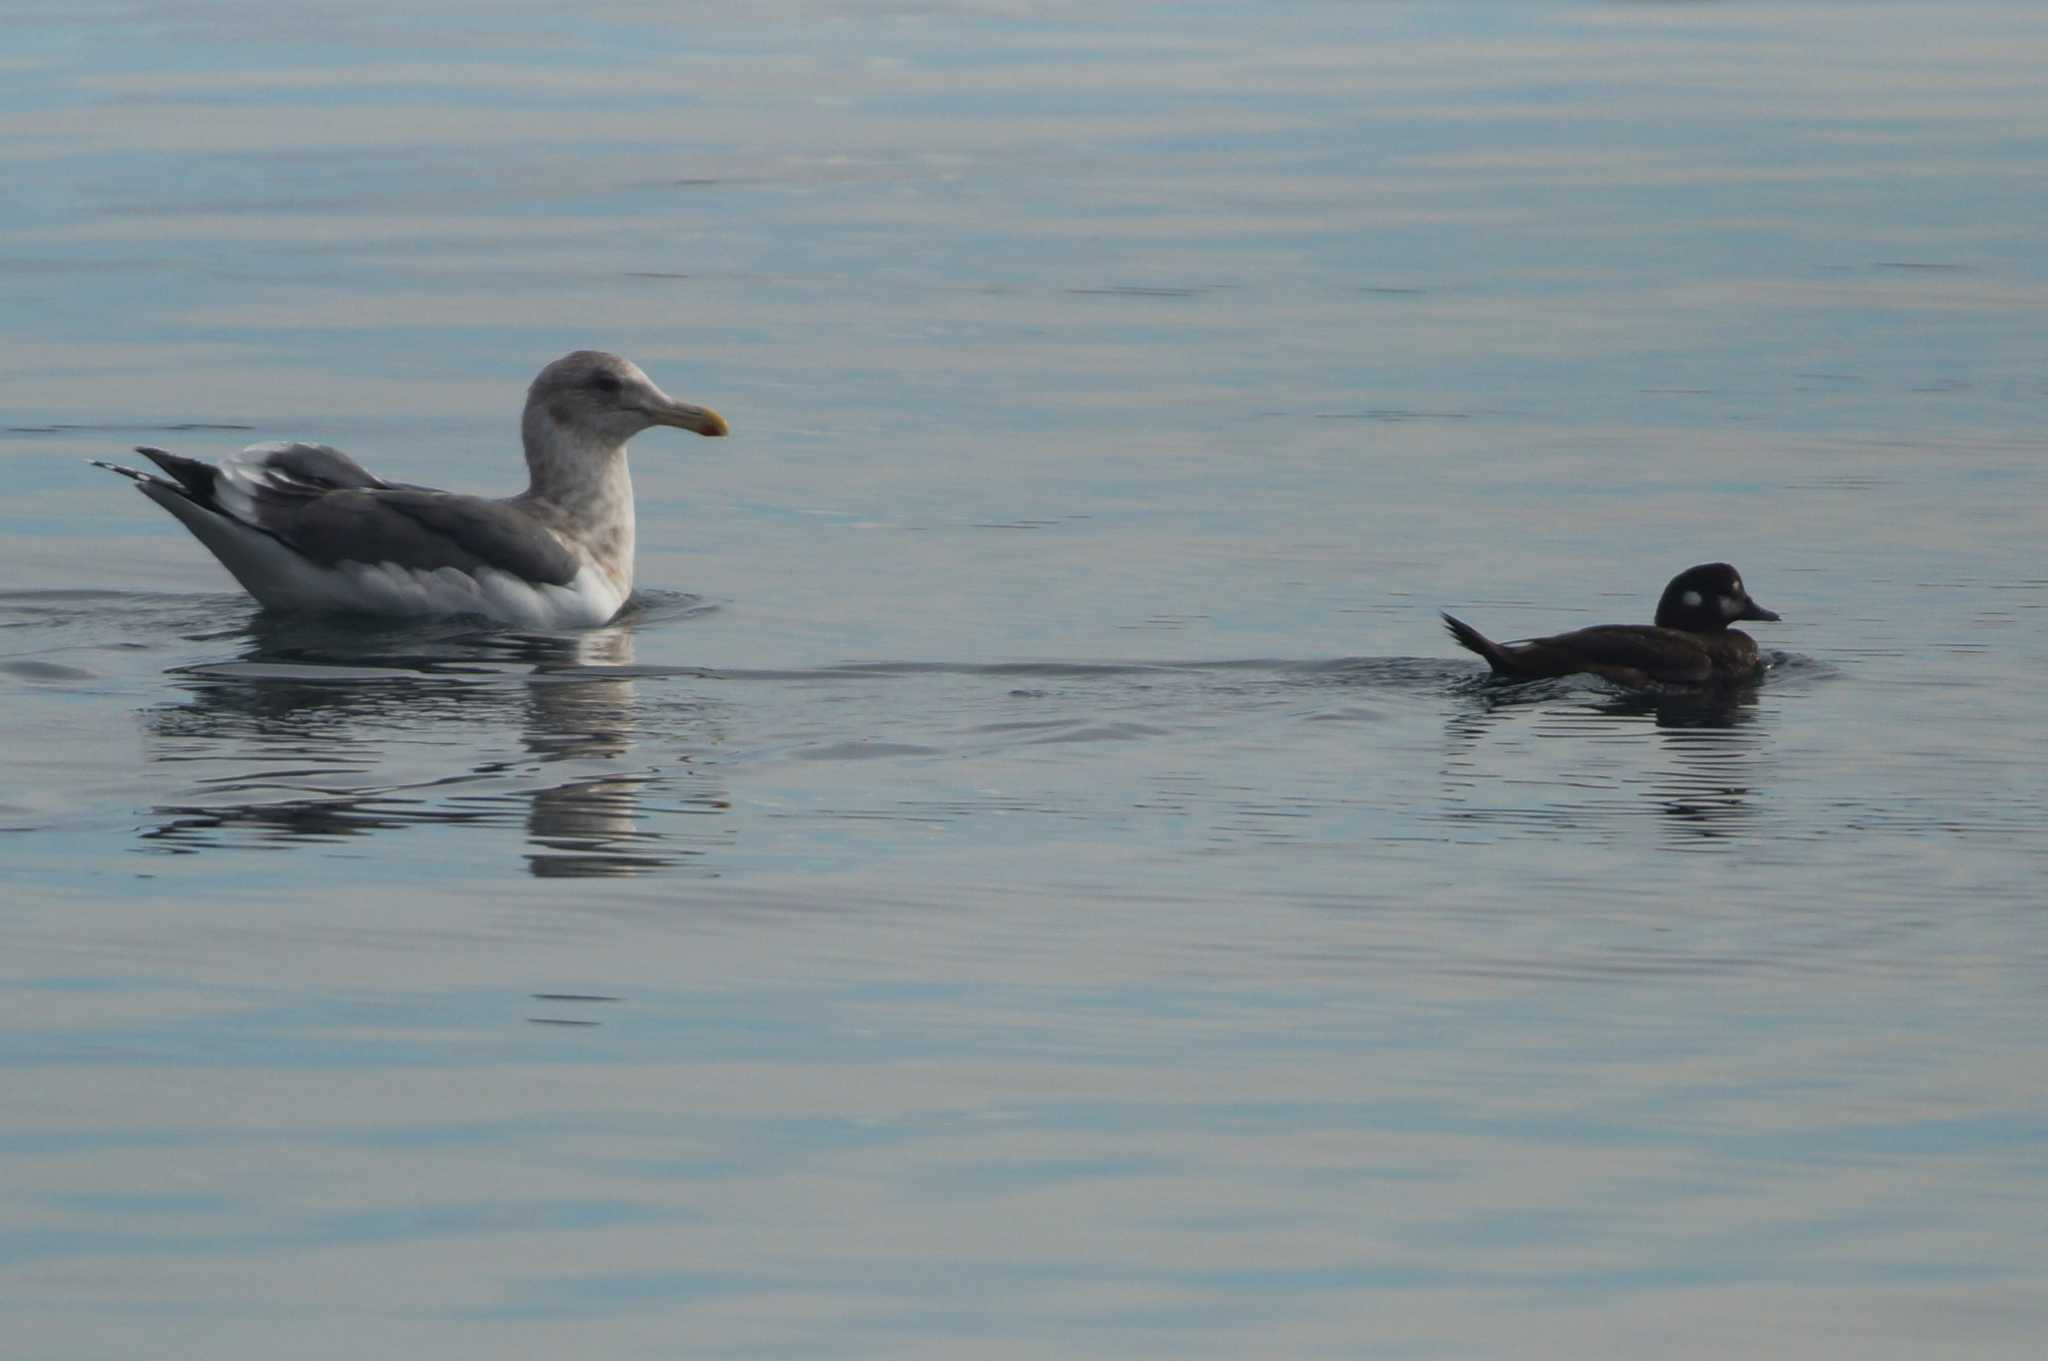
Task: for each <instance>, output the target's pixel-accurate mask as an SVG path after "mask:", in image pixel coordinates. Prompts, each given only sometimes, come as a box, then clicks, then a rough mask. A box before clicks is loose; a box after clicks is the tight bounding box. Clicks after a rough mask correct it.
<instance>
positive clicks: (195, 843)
mask: <svg viewBox="0 0 2048 1361" xmlns="http://www.w3.org/2000/svg"><path fill="white" fill-rule="evenodd" d="M177 680H178V683H179V684H180V685H182V686H183V687H184V688H185V689H186V690H187V691H188V692H189V698H188V699H187V700H185V701H184V702H182V703H179V704H176V705H171V706H166V707H164V708H162V709H159V710H155V711H152V712H151V713H150V714H149V716H148V727H149V731H150V734H151V750H150V752H149V755H150V757H151V758H152V760H153V761H154V762H156V763H159V764H161V765H166V766H172V765H178V764H180V763H186V764H189V766H190V767H191V770H192V773H191V774H190V775H189V776H188V777H187V778H186V780H185V781H184V783H183V784H182V786H181V788H180V789H179V791H178V797H177V798H176V801H175V802H166V803H163V804H160V805H159V806H158V807H157V808H156V810H155V811H156V814H157V820H156V821H155V822H154V823H153V825H152V826H150V827H149V828H148V829H146V830H145V831H144V833H143V835H144V837H145V838H146V839H147V840H149V841H150V842H151V843H152V844H154V845H156V846H159V847H161V848H163V849H167V850H175V851H183V852H188V853H189V852H196V851H200V850H206V849H210V848H218V847H225V846H242V847H249V846H277V845H281V844H290V843H308V842H334V841H341V840H345V839H349V838H358V837H364V836H368V835H371V834H374V833H395V832H399V831H408V830H409V831H411V832H413V833H415V834H418V833H420V832H421V831H422V830H423V829H433V828H441V829H444V830H452V829H454V828H457V827H464V828H470V829H474V834H472V835H467V836H465V837H464V838H462V840H461V841H460V842H451V843H449V844H448V845H447V846H446V847H444V848H443V850H444V852H445V853H446V858H448V859H450V860H460V861H462V862H464V863H471V864H473V863H474V860H475V857H476V855H477V854H478V852H479V851H480V850H481V849H482V848H483V847H486V846H490V847H492V848H493V852H491V853H496V848H497V845H498V843H497V842H496V841H495V840H494V839H493V838H491V837H490V836H489V835H488V832H489V831H490V830H491V829H502V828H504V827H506V826H517V827H518V828H519V829H520V830H521V832H522V833H523V838H522V844H521V846H520V848H519V854H520V855H521V857H522V858H523V860H524V863H525V865H526V868H527V869H528V870H529V872H531V873H532V874H534V875H536V876H540V877H550V878H554V877H591V876H615V875H633V874H643V873H648V872H651V871H658V870H671V869H675V868H680V867H694V868H698V869H701V870H704V871H709V870H710V869H711V861H710V860H709V859H708V857H707V853H708V852H709V851H711V850H713V849H715V848H716V847H717V846H719V845H722V844H723V843H724V840H725V836H726V829H725V827H724V825H723V824H724V819H723V818H718V819H716V820H715V823H707V822H706V820H705V819H704V818H703V817H702V816H701V815H703V814H716V813H721V812H723V811H724V810H725V808H726V807H727V803H726V800H725V797H724V794H723V791H722V790H721V789H719V788H717V787H716V786H715V783H714V782H713V781H711V780H710V779H707V778H706V777H705V776H704V775H703V774H701V772H700V767H699V766H698V765H697V763H696V762H695V761H694V759H693V758H694V756H695V755H696V752H697V748H698V747H699V746H700V745H701V744H702V743H705V742H710V741H714V740H715V729H716V726H717V722H716V716H715V711H714V706H712V705H711V704H710V703H709V702H708V701H706V700H705V699H703V698H702V697H701V696H700V695H696V694H692V693H689V689H688V687H689V681H690V677H689V676H688V675H687V674H683V673H671V672H661V673H658V674H656V673H648V672H645V671H643V670H642V669H636V668H635V667H634V666H633V633H632V627H631V625H629V624H620V625H614V626H612V627H610V628H605V629H600V630H596V631H593V632H590V633H585V634H576V635H536V634H508V633H482V634H479V633H475V632H469V633H463V632H459V631H455V630H452V629H439V630H435V629H424V630H423V629H417V628H415V629H407V630H388V631H369V632H366V631H362V630H360V629H358V630H348V629H346V628H345V627H343V626H338V625H334V624H326V625H320V624H315V623H308V622H304V621H299V622H291V623H285V624H278V625H268V624H265V623H264V622H263V621H260V620H259V621H258V622H257V623H255V624H252V625H251V627H250V629H249V632H248V645H247V647H246V648H245V650H244V653H243V655H242V656H241V657H240V658H239V659H237V660H236V661H233V662H228V663H221V664H218V665H211V666H203V667H196V668H191V669H189V670H187V671H185V672H182V673H180V674H179V675H178V677H177ZM650 687H651V688H652V689H653V690H654V691H655V692H656V698H655V699H654V700H653V701H652V702H650V700H649V698H648V697H647V696H646V695H644V694H643V693H642V691H643V688H650ZM650 712H658V713H659V721H658V723H655V724H653V725H651V726H652V727H654V728H655V729H657V730H658V732H659V741H660V743H661V746H662V750H661V752H660V753H659V761H658V764H649V763H648V762H647V760H646V757H645V756H644V755H642V756H639V757H638V759H636V750H637V748H638V747H639V745H640V739H639V736H638V735H639V733H640V731H641V729H642V727H643V725H644V724H646V723H647V720H648V718H649V716H650ZM649 804H653V805H655V806H657V808H658V810H659V811H658V812H656V813H653V814H650V811H649V806H648V805H649Z"/></svg>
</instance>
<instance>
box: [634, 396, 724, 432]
mask: <svg viewBox="0 0 2048 1361" xmlns="http://www.w3.org/2000/svg"><path fill="white" fill-rule="evenodd" d="M648 414H649V415H650V416H652V417H653V418H654V420H655V423H656V424H658V425H673V426H674V427H676V429H678V430H694V431H696V432H697V433H698V434H700V435H710V436H714V437H716V436H719V435H723V434H727V433H729V432H730V430H731V427H730V426H728V425H727V424H726V423H725V417H723V416H721V415H719V414H718V413H717V412H716V411H713V410H712V409H711V408H710V407H708V406H691V405H690V404H689V403H688V402H672V403H670V404H669V405H667V406H662V407H655V408H654V409H652V410H651V411H649V412H648Z"/></svg>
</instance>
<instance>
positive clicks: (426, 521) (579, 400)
mask: <svg viewBox="0 0 2048 1361" xmlns="http://www.w3.org/2000/svg"><path fill="white" fill-rule="evenodd" d="M656 425H672V426H675V427H676V428H677V429H680V430H694V431H696V432H697V433H698V434H700V435H723V434H725V433H726V424H725V418H724V417H722V416H720V415H719V414H718V413H717V412H716V411H713V410H711V409H710V408H709V407H702V406H691V405H689V404H688V403H685V402H679V401H677V400H676V399H675V398H673V397H671V396H669V395H668V394H667V393H666V392H663V391H662V390H661V389H660V388H658V387H656V386H655V385H654V381H653V380H652V379H650V378H649V377H648V376H647V375H646V374H644V373H642V372H641V371H640V369H639V366H638V365H636V364H633V363H632V362H631V361H629V360H626V359H621V358H620V357H619V356H618V355H615V354H605V353H604V352H602V351H599V350H577V351H576V352H575V353H573V354H566V355H563V356H562V357H561V358H560V359H557V360H556V361H555V362H554V363H552V364H550V365H548V366H547V367H546V368H544V369H542V370H541V371H540V376H539V377H538V378H535V379H534V380H533V386H532V387H530V388H529V389H527V393H526V412H525V414H524V415H523V416H521V417H520V422H519V429H520V434H521V435H522V436H523V438H524V441H525V444H526V469H527V473H528V476H529V478H530V482H529V485H528V486H527V488H526V490H525V491H523V492H521V493H520V494H519V495H517V496H508V497H505V498H503V499H491V498H488V497H482V496H464V495H461V494H460V493H457V492H446V491H437V490H435V489H434V488H432V487H420V486H414V485H412V484H410V483H406V482H386V481H385V480H384V479H383V478H381V477H378V476H377V475H376V474H374V473H372V472H370V471H369V470H368V469H366V468H364V467H363V466H362V465H361V464H359V463H357V462H356V461H355V460H354V459H352V458H350V457H349V456H348V455H347V454H344V453H342V452H341V451H340V450H339V449H334V448H330V447H328V446H327V445H325V444H298V443H279V444H252V445H250V446H249V447H248V448H247V449H244V450H243V451H242V452H241V453H239V454H234V455H230V456H229V457H228V458H226V459H224V460H222V462H221V463H220V464H219V465H217V466H216V465H215V464H211V463H205V462H202V461H200V460H199V459H195V458H181V457H180V456H178V455H177V454H173V453H168V452H166V451H164V450H162V449H157V448H152V447H149V446H147V445H143V446H138V447H137V448H136V450H135V452H136V453H138V454H141V455H143V456H144V457H145V458H148V459H149V460H150V461H151V462H152V463H154V464H156V466H157V467H158V468H160V469H162V470H163V471H164V472H165V473H166V474H168V475H169V480H166V479H165V478H162V477H158V476H156V475H155V474H153V473H148V472H140V471H137V470H136V469H134V468H124V467H122V466H121V465H120V464H118V463H105V462H102V461H100V460H98V459H94V460H92V462H93V463H94V465H95V466H97V467H101V468H105V469H107V470H108V471H109V472H116V473H119V474H121V475H122V476H123V477H127V478H131V479H133V480H134V482H135V483H136V485H137V486H139V487H140V488H141V489H142V493H143V495H145V496H147V497H148V498H149V499H150V500H152V501H154V502H156V503H157V504H158V505H160V506H162V507H163V508H164V509H165V510H168V511H169V512H170V513H171V514H173V515H175V516H177V517H178V518H179V519H180V520H182V521H184V522H185V528H187V529H189V530H191V531H192V533H193V535H194V536H195V537H196V538H198V540H199V542H201V543H203V544H205V545H206V546H207V548H209V549H210V550H212V552H213V555H214V556H215V557H216V558H219V559H220V561H221V565H222V566H224V567H226V568H227V569H228V571H230V572H232V573H234V576H235V580H237V581H239V582H241V583H242V587H243V589H244V590H246V591H248V592H249V594H250V595H253V596H255V597H256V599H257V600H258V601H259V602H261V603H262V604H263V606H264V607H265V608H267V609H271V610H280V611H290V612H296V613H319V612H345V613H353V614H374V615H386V616H398V617H406V618H419V617H427V616H437V615H457V614H476V615H482V616H484V617H485V618H487V619H491V620H494V621H497V622H500V623H507V624H516V625H519V626H522V627H527V628H542V629H549V628H564V629H568V628H595V627H597V626H598V625H600V624H603V623H605V622H606V621H608V620H609V619H610V618H611V617H612V616H613V615H615V614H617V613H618V612H619V607H620V606H621V605H624V604H625V603H626V598H627V597H628V596H630V595H631V594H632V593H633V479H632V477H631V476H630V475H629V474H628V473H627V471H626V441H628V440H630V439H632V438H633V436H635V435H637V434H639V433H640V432H641V431H643V430H646V429H648V428H650V427H652V426H656Z"/></svg>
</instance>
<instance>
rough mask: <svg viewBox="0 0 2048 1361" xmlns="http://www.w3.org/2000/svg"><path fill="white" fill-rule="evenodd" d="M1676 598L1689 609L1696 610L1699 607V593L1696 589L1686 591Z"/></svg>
mask: <svg viewBox="0 0 2048 1361" xmlns="http://www.w3.org/2000/svg"><path fill="white" fill-rule="evenodd" d="M1678 598H1679V600H1680V601H1681V602H1682V603H1683V604H1684V605H1685V607H1686V608H1687V609H1689V610H1696V609H1698V608H1699V607H1700V593H1699V592H1698V591H1687V592H1686V593H1685V594H1684V595H1682V596H1680V597H1678Z"/></svg>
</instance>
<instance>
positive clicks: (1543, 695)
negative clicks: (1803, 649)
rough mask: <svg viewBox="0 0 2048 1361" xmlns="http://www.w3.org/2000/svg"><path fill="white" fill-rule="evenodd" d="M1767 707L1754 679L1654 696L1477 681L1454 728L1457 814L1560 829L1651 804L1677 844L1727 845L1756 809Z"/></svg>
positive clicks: (1450, 750)
mask: <svg viewBox="0 0 2048 1361" xmlns="http://www.w3.org/2000/svg"><path fill="white" fill-rule="evenodd" d="M1762 713H1763V710H1762V709H1761V707H1760V705H1759V702H1758V690H1757V687H1756V686H1754V685H1749V686H1740V687H1727V688H1723V689H1717V690H1714V691H1710V692H1698V693H1692V694H1658V695H1651V694H1616V693H1613V692H1611V691H1603V692H1598V693H1594V692H1589V690H1588V689H1587V688H1586V686H1585V685H1584V684H1582V683H1580V682H1576V681H1570V680H1566V681H1552V682H1539V683H1536V684H1529V685H1515V686H1497V685H1490V684H1485V683H1480V684H1476V685H1474V686H1473V687H1472V689H1471V691H1470V692H1469V694H1468V695H1467V696H1466V697H1465V699H1464V701H1463V702H1462V703H1461V704H1460V705H1459V706H1458V707H1457V708H1456V709H1455V710H1454V711H1453V713H1452V715H1451V719H1450V722H1449V724H1448V725H1447V732H1446V737H1447V743H1446V771H1445V774H1446V778H1447V782H1448V784H1449V785H1450V786H1451V788H1452V791H1453V792H1452V804H1453V811H1452V816H1453V817H1454V818H1457V819H1459V820H1465V821H1476V822H1498V823H1501V824H1513V825H1522V826H1525V827H1526V826H1538V827H1548V828H1560V827H1565V826H1592V825H1595V824H1598V823H1601V822H1603V821H1605V820H1609V819H1612V818H1614V817H1616V816H1624V817H1632V816H1637V815H1640V814H1641V813H1643V812H1644V811H1654V812H1655V813H1656V814H1657V815H1658V816H1659V817H1660V818H1661V819H1662V821H1663V824H1664V827H1665V829H1666V832H1667V834H1668V835H1669V836H1670V837H1671V838H1672V840H1673V842H1674V844H1677V845H1681V846H1683V845H1691V846H1695V847H1700V846H1705V845H1708V844H1711V843H1717V842H1722V841H1725V840H1727V839H1729V838H1732V837H1736V836H1739V835H1740V834H1741V833H1743V832H1744V831H1745V830H1746V829H1748V828H1749V827H1750V826H1751V825H1752V823H1753V819H1754V817H1755V805H1754V797H1755V791H1756V788H1757V785H1758V783H1759V781H1760V780H1762V779H1764V778H1765V777H1766V774H1767V771H1766V764H1767V759H1768V749H1769V744H1768V732H1769V728H1768V725H1763V724H1760V723H1759V722H1758V719H1759V717H1760V715H1761V714H1762ZM1545 739H1556V740H1545ZM1646 747H1647V749H1646ZM1504 796H1505V797H1504Z"/></svg>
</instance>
